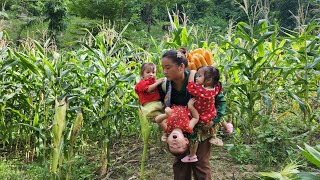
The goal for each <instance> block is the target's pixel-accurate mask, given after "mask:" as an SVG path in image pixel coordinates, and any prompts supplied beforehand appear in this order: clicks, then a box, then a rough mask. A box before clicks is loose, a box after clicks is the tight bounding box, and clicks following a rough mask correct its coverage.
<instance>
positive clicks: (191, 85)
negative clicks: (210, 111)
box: [187, 82, 198, 96]
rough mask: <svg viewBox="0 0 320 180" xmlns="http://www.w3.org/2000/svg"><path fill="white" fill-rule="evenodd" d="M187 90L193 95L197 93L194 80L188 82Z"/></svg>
mask: <svg viewBox="0 0 320 180" xmlns="http://www.w3.org/2000/svg"><path fill="white" fill-rule="evenodd" d="M187 90H188V92H189V94H191V95H193V96H195V95H198V93H197V87H196V85H195V83H194V82H188V85H187Z"/></svg>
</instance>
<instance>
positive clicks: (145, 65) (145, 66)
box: [140, 62, 157, 77]
mask: <svg viewBox="0 0 320 180" xmlns="http://www.w3.org/2000/svg"><path fill="white" fill-rule="evenodd" d="M148 67H150V68H152V70H154V71H156V70H157V67H156V65H155V64H153V63H150V62H147V63H143V64H142V66H141V69H140V76H141V77H142V76H143V72H144V71H145V70H146V69H147V68H148Z"/></svg>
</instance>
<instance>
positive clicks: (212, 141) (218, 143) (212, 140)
mask: <svg viewBox="0 0 320 180" xmlns="http://www.w3.org/2000/svg"><path fill="white" fill-rule="evenodd" d="M209 142H210V144H213V145H216V146H223V142H222V140H221V139H219V138H217V137H212V138H210V140H209Z"/></svg>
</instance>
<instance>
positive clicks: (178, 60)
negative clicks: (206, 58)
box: [162, 48, 188, 68]
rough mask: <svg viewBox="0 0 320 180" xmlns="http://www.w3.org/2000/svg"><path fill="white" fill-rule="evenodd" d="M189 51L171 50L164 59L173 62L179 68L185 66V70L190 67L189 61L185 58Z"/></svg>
mask: <svg viewBox="0 0 320 180" xmlns="http://www.w3.org/2000/svg"><path fill="white" fill-rule="evenodd" d="M186 52H187V50H186V49H185V48H180V49H179V50H174V49H172V50H169V51H167V52H166V53H164V54H163V55H162V58H165V57H166V58H169V59H171V60H172V62H173V63H174V64H176V65H178V66H180V65H181V64H184V66H185V68H187V67H188V60H187V58H186V56H185V54H186Z"/></svg>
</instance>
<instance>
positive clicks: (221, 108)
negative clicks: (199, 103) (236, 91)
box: [213, 93, 227, 125]
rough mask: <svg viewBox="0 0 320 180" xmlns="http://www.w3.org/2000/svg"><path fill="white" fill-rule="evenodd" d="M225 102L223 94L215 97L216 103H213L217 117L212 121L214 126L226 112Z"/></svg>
mask: <svg viewBox="0 0 320 180" xmlns="http://www.w3.org/2000/svg"><path fill="white" fill-rule="evenodd" d="M226 103H227V102H226V100H225V98H224V95H223V93H220V94H218V95H217V97H216V102H215V106H216V110H217V116H216V117H215V118H214V119H213V124H214V125H216V124H217V123H219V122H220V120H221V118H222V116H223V115H224V114H225V112H226V105H227V104H226Z"/></svg>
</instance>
